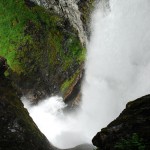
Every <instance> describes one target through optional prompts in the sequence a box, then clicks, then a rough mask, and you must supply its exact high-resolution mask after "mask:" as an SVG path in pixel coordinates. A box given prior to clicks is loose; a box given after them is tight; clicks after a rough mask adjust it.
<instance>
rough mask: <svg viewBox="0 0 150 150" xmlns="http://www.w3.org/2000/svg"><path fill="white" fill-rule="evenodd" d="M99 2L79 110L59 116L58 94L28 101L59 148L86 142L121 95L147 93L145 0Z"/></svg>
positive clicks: (149, 29) (149, 35)
mask: <svg viewBox="0 0 150 150" xmlns="http://www.w3.org/2000/svg"><path fill="white" fill-rule="evenodd" d="M102 6H103V5H102V4H101V3H100V4H99V5H98V6H97V8H96V10H95V12H94V13H93V16H92V20H91V29H92V35H91V38H90V41H89V44H88V45H87V50H88V54H87V62H86V76H85V81H84V83H83V88H82V94H83V97H82V101H83V103H82V106H81V111H80V112H79V113H78V115H70V116H64V115H63V114H62V112H61V109H63V108H64V107H65V105H64V103H63V102H62V101H61V100H60V98H58V97H54V98H50V99H48V100H45V101H44V102H42V103H41V104H39V105H38V106H35V107H29V106H28V108H29V112H30V115H31V116H32V117H33V119H34V121H35V122H36V123H37V125H38V127H39V128H40V129H41V131H42V132H43V133H44V134H45V135H46V136H47V138H48V139H49V140H50V141H51V142H52V143H53V144H54V145H55V146H58V147H61V148H67V147H73V146H76V145H78V144H81V143H84V142H90V141H91V139H92V137H93V136H94V135H95V134H96V133H97V132H98V131H100V129H101V128H102V127H104V126H106V125H107V124H108V123H109V122H111V121H112V120H113V119H114V118H116V117H117V116H118V114H119V113H120V112H121V111H122V110H123V109H124V107H125V104H126V103H127V101H129V100H134V99H136V98H138V97H140V96H143V95H146V94H149V93H150V92H149V91H150V1H149V0H110V10H109V9H103V7H102ZM56 99H59V100H58V101H57V102H56V101H55V100H56Z"/></svg>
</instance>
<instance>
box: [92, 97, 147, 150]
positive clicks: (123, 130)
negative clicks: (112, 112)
mask: <svg viewBox="0 0 150 150" xmlns="http://www.w3.org/2000/svg"><path fill="white" fill-rule="evenodd" d="M92 142H93V144H94V145H95V146H97V147H99V149H102V150H127V149H128V148H129V147H130V150H132V149H133V150H135V149H140V147H141V149H140V150H143V148H144V150H149V149H150V95H147V96H144V97H141V98H139V99H137V100H135V101H133V102H129V103H128V104H127V106H126V109H125V110H123V112H122V113H121V114H120V115H119V117H118V118H117V119H116V120H114V121H113V122H111V123H110V124H109V125H108V126H107V127H106V128H103V129H102V130H101V132H98V133H97V135H96V136H95V137H94V138H93V140H92ZM127 143H128V146H127V145H126V144H127ZM123 146H124V147H123ZM119 148H120V149H119Z"/></svg>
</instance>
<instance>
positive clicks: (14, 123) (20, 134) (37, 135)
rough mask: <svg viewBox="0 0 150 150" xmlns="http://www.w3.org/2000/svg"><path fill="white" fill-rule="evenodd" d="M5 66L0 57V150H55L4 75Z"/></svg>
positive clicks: (4, 61)
mask: <svg viewBox="0 0 150 150" xmlns="http://www.w3.org/2000/svg"><path fill="white" fill-rule="evenodd" d="M5 66H6V60H5V59H3V58H2V57H0V150H10V149H11V150H27V149H28V150H31V149H32V150H33V149H34V150H39V149H40V150H54V149H55V148H54V147H53V146H52V145H51V144H50V143H49V142H48V140H47V139H46V137H45V136H44V135H43V134H42V133H41V132H40V131H39V129H38V127H37V126H36V125H35V123H34V122H33V120H32V119H31V118H30V116H29V113H28V112H27V110H26V109H25V108H24V107H23V104H22V102H21V101H20V99H19V98H18V96H17V94H16V91H15V90H14V89H13V87H12V86H11V81H10V80H9V79H6V78H5V76H4V75H3V73H4V71H5V70H6V69H7V67H5ZM4 68H5V69H4Z"/></svg>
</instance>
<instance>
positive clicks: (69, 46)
mask: <svg viewBox="0 0 150 150" xmlns="http://www.w3.org/2000/svg"><path fill="white" fill-rule="evenodd" d="M0 26H1V28H0V39H1V40H0V55H2V56H3V57H5V58H6V59H7V62H8V64H9V66H10V68H11V69H12V70H13V72H15V73H16V74H17V75H18V76H19V81H21V80H23V81H24V80H26V82H28V84H26V85H28V87H27V88H28V89H29V88H32V87H33V85H34V84H39V87H40V88H43V87H42V86H45V84H44V81H47V80H50V83H49V84H50V85H57V86H58V87H57V89H60V88H61V87H66V88H67V87H69V86H70V85H69V84H71V83H72V82H71V81H70V82H69V81H68V80H67V81H66V78H69V80H71V78H75V77H74V71H70V70H77V69H78V68H79V67H80V65H81V64H82V63H83V61H84V59H85V48H84V47H83V46H82V44H81V42H80V40H79V38H78V33H77V31H75V29H74V28H73V27H72V26H71V25H70V24H69V22H68V21H66V20H65V19H64V18H62V16H59V15H57V14H54V13H53V12H50V11H49V12H48V11H47V10H45V9H44V8H42V7H40V6H37V5H34V6H27V4H25V2H24V0H19V1H18V0H9V1H5V0H1V2H0ZM66 72H67V73H68V74H69V76H67V77H66V76H61V74H63V73H66ZM46 74H48V76H46ZM18 76H17V77H18ZM20 78H21V79H20ZM41 78H42V79H41ZM43 79H44V80H43ZM41 82H42V83H41ZM65 82H66V83H65ZM42 84H43V85H42ZM67 84H68V85H67ZM30 86H31V87H30ZM48 86H49V85H48V83H47V87H44V88H45V89H48ZM35 87H37V88H38V85H36V86H35ZM66 88H63V90H62V91H64V89H66ZM54 90H55V89H51V91H49V92H52V93H53V92H54Z"/></svg>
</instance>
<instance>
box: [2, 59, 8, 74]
mask: <svg viewBox="0 0 150 150" xmlns="http://www.w3.org/2000/svg"><path fill="white" fill-rule="evenodd" d="M7 69H8V65H7V60H6V59H5V58H4V57H2V56H0V76H3V75H4V72H5V71H6V70H7Z"/></svg>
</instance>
